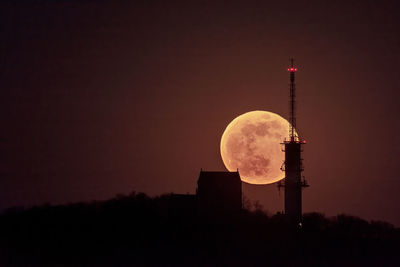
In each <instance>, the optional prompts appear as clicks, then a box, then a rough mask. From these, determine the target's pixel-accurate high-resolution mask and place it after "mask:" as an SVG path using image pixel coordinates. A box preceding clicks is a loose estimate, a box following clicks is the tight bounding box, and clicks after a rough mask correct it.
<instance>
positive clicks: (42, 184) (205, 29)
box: [0, 0, 400, 225]
mask: <svg viewBox="0 0 400 267" xmlns="http://www.w3.org/2000/svg"><path fill="white" fill-rule="evenodd" d="M399 11H400V4H399V3H398V1H395V0H393V1H367V0H358V1H342V2H341V1H321V0H315V1H242V2H240V1H111V0H110V1H87V0H86V1H82V0H79V1H78V0H76V1H73V0H69V1H68V0H63V1H61V0H60V1H56V0H53V1H50V0H49V1H33V0H32V1H22V0H21V1H11V0H10V1H1V4H0V31H1V34H0V49H1V50H0V51H1V53H0V79H1V84H0V123H1V130H0V209H4V208H6V207H9V206H15V205H26V206H30V205H37V204H43V203H46V202H50V203H54V204H56V203H67V202H75V201H88V200H93V199H107V198H110V197H113V196H115V195H116V194H117V193H124V194H127V193H129V192H131V191H133V190H135V191H142V192H145V193H147V194H149V195H157V194H162V193H168V192H176V193H186V192H189V193H193V192H194V191H195V188H196V181H197V178H198V175H199V170H200V168H203V169H206V170H225V168H224V166H223V163H222V160H221V158H220V154H219V141H220V137H221V135H222V133H223V131H224V129H225V127H226V126H227V124H228V123H229V122H230V121H231V120H232V119H233V118H235V117H236V116H238V115H240V114H242V113H245V112H248V111H251V110H268V111H272V112H275V113H278V114H280V115H282V116H284V117H286V118H287V117H288V115H287V114H288V73H287V71H286V68H287V66H288V63H289V57H292V56H293V57H295V59H296V62H297V66H298V68H299V71H298V72H297V89H298V101H299V108H298V131H299V133H300V135H301V136H302V137H304V138H305V139H306V140H307V145H306V146H305V152H304V164H305V172H304V175H305V176H306V178H307V179H308V181H309V183H310V184H311V187H310V188H308V189H306V191H305V192H304V198H303V199H304V205H303V206H304V211H306V212H307V211H318V212H324V213H325V214H326V215H335V214H337V213H342V212H343V213H347V214H353V215H356V216H361V217H364V218H366V219H381V220H387V221H389V222H391V223H394V224H396V225H400V213H399V212H398V211H399V209H398V204H399V203H400V177H399V174H398V173H399V167H398V166H399V163H398V160H399V154H400V138H399V131H400V126H399V118H398V116H399V115H400V107H399V106H400V105H399V99H400V98H399V97H400V78H399V77H400V76H399V74H398V73H399V69H400V66H399V59H400V53H399V52H400V49H399V47H400V28H399V26H400V22H399V21H400V20H399V19H400V16H399V15H398V14H399ZM244 192H245V194H246V196H247V197H249V198H250V199H252V200H259V201H260V202H261V203H262V204H263V205H264V207H265V208H266V209H267V210H269V211H270V212H271V213H274V212H276V211H278V210H282V209H283V195H281V196H279V195H278V192H277V189H276V187H275V186H274V185H270V186H254V185H244Z"/></svg>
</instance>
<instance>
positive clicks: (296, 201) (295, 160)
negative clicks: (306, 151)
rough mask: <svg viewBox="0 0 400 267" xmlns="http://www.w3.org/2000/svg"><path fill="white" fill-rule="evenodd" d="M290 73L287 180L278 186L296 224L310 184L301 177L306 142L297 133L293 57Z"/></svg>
mask: <svg viewBox="0 0 400 267" xmlns="http://www.w3.org/2000/svg"><path fill="white" fill-rule="evenodd" d="M288 71H289V73H290V107H289V109H290V111H289V113H290V117H289V122H290V128H289V140H286V139H285V140H284V141H283V145H284V146H285V149H284V151H285V163H284V167H283V170H284V171H285V180H284V182H283V183H278V188H280V187H285V214H286V216H287V218H288V219H289V220H290V221H292V222H295V223H296V224H298V223H301V221H302V199H301V191H302V188H303V187H306V186H308V184H307V182H306V181H305V180H304V179H303V180H302V177H301V172H302V171H303V164H302V158H301V151H302V148H301V146H302V145H303V144H305V143H306V142H305V141H304V140H301V139H300V138H299V136H298V135H297V134H296V133H295V129H296V115H295V114H296V112H295V111H296V102H295V97H296V87H295V82H294V81H295V73H296V71H297V68H296V67H294V65H293V59H291V66H290V68H288Z"/></svg>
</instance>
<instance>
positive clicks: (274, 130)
mask: <svg viewBox="0 0 400 267" xmlns="http://www.w3.org/2000/svg"><path fill="white" fill-rule="evenodd" d="M288 133H289V122H288V121H287V120H285V119H284V118H282V117H281V116H279V115H278V114H275V113H272V112H268V111H259V110H257V111H251V112H247V113H244V114H242V115H240V116H238V117H237V118H235V119H234V120H233V121H232V122H231V123H230V124H229V125H228V127H226V129H225V131H224V133H223V135H222V138H221V147H220V149H221V157H222V160H223V162H224V164H225V167H226V168H227V169H228V170H229V171H236V170H237V169H239V173H240V177H241V178H242V181H244V182H247V183H250V184H271V183H275V182H277V181H279V180H281V179H283V178H284V177H285V174H284V172H282V171H281V169H280V168H281V166H282V164H283V162H284V158H285V155H284V152H282V148H283V147H282V145H281V143H282V141H283V140H284V139H285V137H287V136H288Z"/></svg>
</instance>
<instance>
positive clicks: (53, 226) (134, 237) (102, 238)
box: [0, 193, 400, 266]
mask: <svg viewBox="0 0 400 267" xmlns="http://www.w3.org/2000/svg"><path fill="white" fill-rule="evenodd" d="M193 197H194V196H193ZM193 197H192V196H189V195H188V196H185V195H173V194H170V195H163V196H159V197H155V198H150V197H148V196H146V195H145V194H143V193H138V194H137V193H132V194H130V195H128V196H123V195H119V196H117V197H115V198H113V199H111V200H108V201H95V202H90V203H75V204H68V205H58V206H51V205H45V206H41V207H34V208H29V209H22V208H14V209H8V210H7V211H5V212H4V213H3V214H2V215H1V216H0V262H1V263H3V264H14V265H21V266H24V265H25V264H28V263H36V264H54V263H65V264H73V265H78V264H81V265H82V266H87V264H89V265H90V264H92V265H93V266H99V265H100V266H104V265H106V266H121V265H123V266H125V265H165V264H172V265H210V264H211V265H214V264H220V265H230V266H232V265H249V264H252V265H258V264H260V265H264V264H271V265H272V266H277V265H279V266H303V265H310V264H311V265H319V266H320V265H324V266H336V265H337V266H339V265H340V266H343V265H346V264H349V265H350V264H351V265H352V266H354V265H356V266H358V265H363V266H365V265H370V266H375V265H380V266H386V265H389V266H390V265H396V264H398V263H400V261H399V256H398V251H399V248H400V246H399V244H400V230H399V228H395V227H393V226H392V225H390V224H388V223H385V222H379V221H372V222H368V221H366V220H363V219H360V218H357V217H354V216H348V215H338V216H335V217H332V218H327V217H325V216H324V215H322V214H319V213H310V214H305V215H304V220H303V225H302V227H301V228H299V227H293V226H292V225H290V224H289V223H288V222H286V220H285V217H284V216H283V215H281V214H277V215H273V216H268V215H266V214H265V213H264V212H263V211H262V210H261V209H255V210H252V211H249V210H243V211H242V212H241V213H238V214H230V215H226V214H224V216H218V214H214V215H212V216H201V215H199V214H198V212H197V211H196V204H195V201H193ZM0 265H2V264H0Z"/></svg>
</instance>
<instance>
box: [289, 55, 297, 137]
mask: <svg viewBox="0 0 400 267" xmlns="http://www.w3.org/2000/svg"><path fill="white" fill-rule="evenodd" d="M293 62H294V59H293V58H291V59H290V68H289V69H288V71H289V72H290V111H289V114H290V115H289V122H290V128H289V131H290V132H289V137H290V141H294V140H295V133H294V131H295V129H296V102H295V101H296V85H295V82H294V80H295V73H296V71H297V68H295V67H294V64H293Z"/></svg>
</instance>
